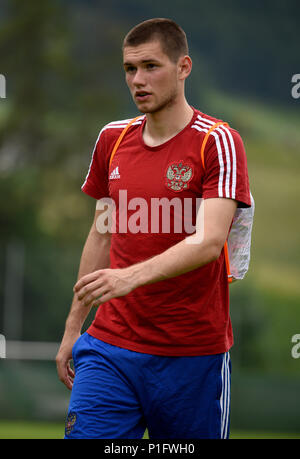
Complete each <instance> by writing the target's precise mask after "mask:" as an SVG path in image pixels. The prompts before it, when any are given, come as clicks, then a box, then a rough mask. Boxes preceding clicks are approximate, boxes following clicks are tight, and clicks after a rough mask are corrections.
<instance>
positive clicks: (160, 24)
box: [123, 18, 189, 62]
mask: <svg viewBox="0 0 300 459" xmlns="http://www.w3.org/2000/svg"><path fill="white" fill-rule="evenodd" d="M152 40H159V42H160V43H161V47H162V50H163V52H164V53H165V54H166V55H167V56H168V57H169V59H170V60H171V61H173V62H177V61H178V59H179V57H181V56H185V55H187V54H188V53H189V48H188V43H187V38H186V34H185V32H184V30H183V29H182V28H181V27H180V26H179V25H178V24H176V22H174V21H172V20H171V19H164V18H154V19H148V20H147V21H144V22H141V23H140V24H138V25H136V26H135V27H134V28H133V29H131V30H130V31H129V32H128V34H127V35H126V37H125V38H124V41H123V49H124V48H125V47H126V46H139V45H141V44H143V43H148V42H149V41H152Z"/></svg>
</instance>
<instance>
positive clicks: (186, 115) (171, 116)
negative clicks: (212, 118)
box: [143, 98, 194, 147]
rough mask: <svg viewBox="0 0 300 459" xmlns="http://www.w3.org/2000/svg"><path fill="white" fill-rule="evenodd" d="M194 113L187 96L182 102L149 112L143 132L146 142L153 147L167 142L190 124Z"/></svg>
mask: <svg viewBox="0 0 300 459" xmlns="http://www.w3.org/2000/svg"><path fill="white" fill-rule="evenodd" d="M193 114H194V112H193V109H192V108H191V107H190V105H189V104H188V103H187V101H186V99H185V98H184V100H183V101H182V103H177V104H174V105H172V106H171V107H166V108H164V109H163V110H161V111H158V112H155V113H147V114H146V118H147V121H146V125H145V129H144V133H143V138H144V142H145V143H146V144H147V145H149V146H152V147H154V146H157V145H160V144H162V143H164V142H167V141H168V140H170V139H171V138H172V137H174V136H175V135H176V134H178V133H179V132H180V131H182V130H183V129H184V128H185V127H186V126H187V125H188V124H189V122H190V121H191V119H192V117H193Z"/></svg>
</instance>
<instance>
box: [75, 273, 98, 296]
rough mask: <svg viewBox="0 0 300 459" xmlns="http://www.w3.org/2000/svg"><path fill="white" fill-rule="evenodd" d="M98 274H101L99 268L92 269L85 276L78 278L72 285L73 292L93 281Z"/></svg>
mask: <svg viewBox="0 0 300 459" xmlns="http://www.w3.org/2000/svg"><path fill="white" fill-rule="evenodd" d="M99 276H101V270H99V271H94V272H92V273H90V274H87V275H86V276H83V277H82V278H81V279H79V280H78V281H77V282H76V284H75V285H74V288H73V290H74V292H78V291H79V290H81V289H82V287H84V286H85V285H87V284H89V283H91V282H93V281H95V280H96V279H97V278H98V277H99Z"/></svg>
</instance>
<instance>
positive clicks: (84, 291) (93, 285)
mask: <svg viewBox="0 0 300 459" xmlns="http://www.w3.org/2000/svg"><path fill="white" fill-rule="evenodd" d="M102 284H103V280H102V279H101V278H100V279H99V278H97V279H96V280H95V281H93V282H90V283H89V284H86V285H84V286H83V287H82V288H81V289H80V290H78V291H77V297H78V299H79V300H80V301H81V300H83V299H84V297H86V296H87V295H90V294H91V293H92V292H93V291H94V290H97V289H99V288H100V287H102Z"/></svg>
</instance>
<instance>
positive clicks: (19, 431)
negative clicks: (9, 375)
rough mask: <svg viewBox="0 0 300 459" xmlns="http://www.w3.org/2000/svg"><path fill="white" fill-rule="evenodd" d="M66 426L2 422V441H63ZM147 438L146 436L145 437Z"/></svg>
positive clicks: (264, 435)
mask: <svg viewBox="0 0 300 459" xmlns="http://www.w3.org/2000/svg"><path fill="white" fill-rule="evenodd" d="M63 436H64V425H63V424H59V423H46V422H45V423H44V422H22V421H0V439H7V440H8V439H36V440H38V439H62V438H63ZM145 438H147V437H146V435H145ZM230 438H231V439H300V433H299V434H296V433H278V432H276V433H275V432H273V433H272V432H242V431H236V430H234V431H232V433H231V435H230Z"/></svg>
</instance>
